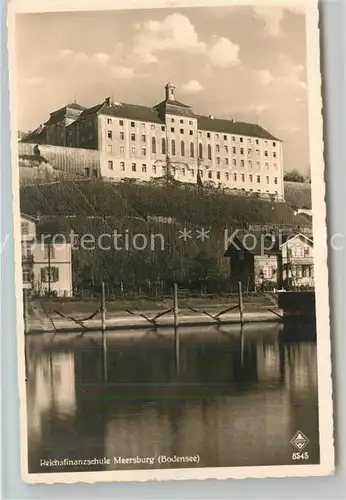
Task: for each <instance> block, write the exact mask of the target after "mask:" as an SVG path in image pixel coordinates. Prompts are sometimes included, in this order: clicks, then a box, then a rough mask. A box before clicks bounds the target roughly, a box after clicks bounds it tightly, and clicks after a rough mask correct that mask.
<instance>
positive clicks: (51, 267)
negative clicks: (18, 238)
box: [33, 242, 73, 297]
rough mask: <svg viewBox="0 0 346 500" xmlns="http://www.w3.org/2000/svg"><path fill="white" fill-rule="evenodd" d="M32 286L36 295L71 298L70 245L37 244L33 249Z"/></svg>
mask: <svg viewBox="0 0 346 500" xmlns="http://www.w3.org/2000/svg"><path fill="white" fill-rule="evenodd" d="M33 273H34V276H33V286H34V290H35V292H36V293H37V294H38V295H46V294H48V295H56V296H58V297H61V296H64V297H71V296H72V295H73V290H72V250H71V244H70V243H66V242H65V243H56V244H50V243H44V244H42V245H41V244H37V245H36V246H35V249H34V268H33Z"/></svg>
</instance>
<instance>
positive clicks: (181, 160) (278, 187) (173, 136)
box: [27, 83, 284, 199]
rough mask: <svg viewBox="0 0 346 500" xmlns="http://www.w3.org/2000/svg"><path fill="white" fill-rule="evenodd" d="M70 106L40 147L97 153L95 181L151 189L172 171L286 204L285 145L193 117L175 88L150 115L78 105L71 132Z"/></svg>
mask: <svg viewBox="0 0 346 500" xmlns="http://www.w3.org/2000/svg"><path fill="white" fill-rule="evenodd" d="M71 106H72V105H69V106H66V107H65V108H62V110H58V111H61V112H60V113H57V112H54V113H51V118H50V120H49V122H47V123H49V127H50V128H49V131H50V134H46V135H44V134H43V135H42V131H41V132H40V133H41V136H40V137H41V141H42V142H44V143H46V144H61V145H65V146H67V147H68V148H82V149H83V150H88V149H89V150H97V151H98V152H99V162H98V172H97V175H98V176H101V177H103V178H106V179H111V180H120V179H124V178H130V179H138V180H142V181H149V180H150V179H152V178H160V177H164V176H165V175H167V168H168V173H169V174H171V175H172V176H173V177H174V178H175V179H177V180H179V181H181V182H188V183H196V182H197V179H198V176H199V177H200V180H201V181H202V182H203V183H211V182H212V183H213V184H214V185H216V186H218V185H222V186H223V187H227V188H230V189H237V190H242V191H247V192H254V193H261V194H270V195H275V197H276V198H277V199H283V196H284V188H283V152H282V142H281V141H280V140H279V139H277V138H276V137H274V136H273V135H271V134H270V133H269V132H267V131H266V130H265V129H263V128H262V127H260V126H259V125H257V124H251V123H244V122H238V121H236V120H227V119H220V118H215V117H213V116H201V115H198V114H196V113H195V112H194V110H193V109H192V108H191V107H190V106H189V105H187V104H183V103H181V102H179V101H178V100H177V99H176V96H175V87H174V85H173V84H170V83H168V84H167V85H166V87H165V99H164V100H163V101H162V102H160V103H159V104H157V105H156V106H154V107H152V108H151V107H146V106H139V105H135V104H126V103H122V102H115V101H113V100H112V99H111V98H106V99H105V100H104V101H103V102H102V103H100V104H98V105H96V106H94V107H92V108H89V109H84V110H83V108H82V107H81V106H79V105H78V116H77V114H75V119H74V120H73V121H72V119H71V117H70V120H69V123H68V124H67V125H66V120H65V114H66V113H67V111H66V110H67V109H70V107H71ZM75 106H77V105H75ZM64 110H65V111H66V113H65V111H64ZM64 113H65V114H64ZM62 115H63V117H62ZM71 116H72V115H71ZM54 117H57V118H56V119H57V120H61V123H62V124H63V126H64V130H65V134H62V132H61V127H57V130H58V129H59V137H60V141H56V140H55V139H54V138H52V137H51V135H52V130H54V129H52V127H53V125H54V124H53V123H52V122H53V121H54ZM59 123H60V122H59ZM48 135H49V140H48ZM42 137H45V139H44V140H42ZM27 141H28V142H35V136H34V137H31V138H29V139H27ZM84 169H85V171H84V172H83V173H84V175H86V176H95V174H96V172H95V171H94V170H92V169H91V168H89V167H84Z"/></svg>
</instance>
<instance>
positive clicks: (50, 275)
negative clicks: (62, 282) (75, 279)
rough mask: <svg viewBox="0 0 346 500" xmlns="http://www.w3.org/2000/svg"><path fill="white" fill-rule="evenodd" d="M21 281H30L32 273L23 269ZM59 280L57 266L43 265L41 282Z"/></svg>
mask: <svg viewBox="0 0 346 500" xmlns="http://www.w3.org/2000/svg"><path fill="white" fill-rule="evenodd" d="M22 276H23V283H30V282H31V280H32V273H31V271H28V270H23V272H22ZM58 281H59V268H58V267H49V268H48V267H43V268H42V269H41V282H42V283H56V282H58Z"/></svg>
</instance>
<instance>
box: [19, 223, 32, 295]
mask: <svg viewBox="0 0 346 500" xmlns="http://www.w3.org/2000/svg"><path fill="white" fill-rule="evenodd" d="M20 235H21V255H22V283H23V288H24V289H27V290H30V289H31V288H32V283H33V276H34V255H33V250H34V245H35V241H36V220H35V219H34V218H33V217H30V216H29V215H24V214H21V217H20Z"/></svg>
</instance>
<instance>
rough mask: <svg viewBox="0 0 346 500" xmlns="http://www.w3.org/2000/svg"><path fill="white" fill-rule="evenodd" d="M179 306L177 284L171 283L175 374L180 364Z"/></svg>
mask: <svg viewBox="0 0 346 500" xmlns="http://www.w3.org/2000/svg"><path fill="white" fill-rule="evenodd" d="M178 314H179V307H178V285H177V283H176V282H174V283H173V315H174V358H175V368H176V373H177V375H178V374H179V365H180V359H179V358H180V346H179V328H178V326H179V319H178Z"/></svg>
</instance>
